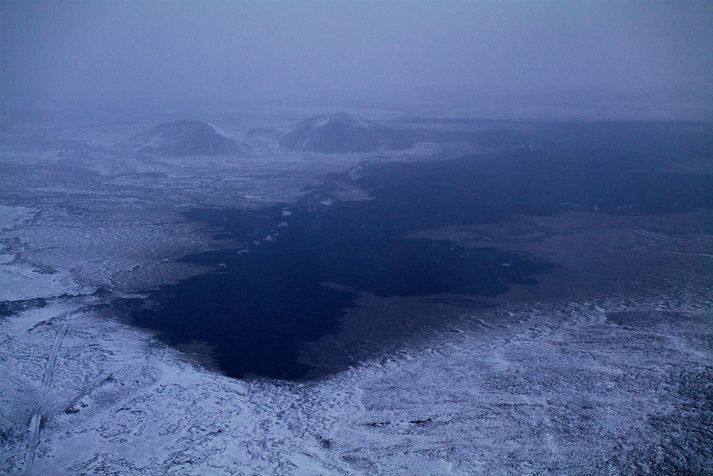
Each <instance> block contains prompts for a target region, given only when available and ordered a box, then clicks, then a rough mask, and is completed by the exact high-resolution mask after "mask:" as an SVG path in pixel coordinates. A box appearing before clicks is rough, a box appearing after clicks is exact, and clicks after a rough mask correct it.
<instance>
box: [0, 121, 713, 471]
mask: <svg viewBox="0 0 713 476" xmlns="http://www.w3.org/2000/svg"><path fill="white" fill-rule="evenodd" d="M221 126H222V127H224V126H223V125H222V124H221ZM236 127H237V126H236ZM134 129H135V128H134V126H128V127H125V128H123V129H122V128H121V127H116V128H110V130H108V131H107V130H105V129H103V130H101V131H94V130H93V129H91V128H89V129H86V128H80V127H78V128H76V129H72V128H71V127H69V126H62V127H59V126H57V127H50V126H47V125H46V124H44V123H43V124H25V125H23V126H22V127H20V126H17V127H14V128H12V129H5V130H4V131H3V135H2V141H1V142H0V283H1V285H0V301H2V302H3V305H4V307H1V308H0V472H2V473H9V474H21V473H23V472H25V473H28V474H38V475H44V474H156V475H159V474H161V475H162V474H196V475H203V474H310V475H311V474H543V473H547V474H567V475H570V474H642V473H650V474H673V473H677V472H681V471H684V470H687V471H691V472H693V473H694V474H696V473H699V474H706V472H709V473H710V472H711V468H713V452H712V451H711V448H713V444H711V443H712V442H713V433H712V432H713V430H712V428H713V408H712V407H711V402H712V401H713V388H712V384H711V381H713V379H712V377H713V375H711V342H713V330H712V329H713V327H712V326H711V325H710V322H711V319H712V318H713V291H712V290H713V282H712V281H713V273H710V271H711V263H710V261H711V256H710V254H706V249H707V247H708V245H709V244H710V235H709V234H705V233H700V232H698V231H697V230H698V228H700V227H699V226H698V225H696V224H701V223H703V224H706V223H708V224H709V223H710V216H709V215H708V214H699V215H695V214H693V215H686V216H685V217H684V218H665V219H658V222H657V221H656V220H653V221H651V220H649V221H646V222H645V223H643V224H642V223H640V222H628V221H627V222H616V221H615V222H612V221H607V222H606V223H604V222H600V221H597V220H601V218H596V219H592V218H591V217H590V216H589V215H587V214H581V215H573V216H572V217H569V219H568V220H567V222H566V223H567V224H568V225H567V226H566V227H564V228H562V227H561V222H560V223H559V224H558V223H555V222H554V220H556V219H555V218H552V219H548V218H542V219H538V220H533V221H532V222H528V221H527V220H524V222H526V223H515V224H512V223H509V224H506V225H503V226H502V227H500V228H498V229H492V228H488V227H480V228H477V229H473V228H468V227H465V228H462V229H457V230H453V229H447V230H431V231H424V232H423V233H424V234H423V235H422V236H421V237H427V236H431V237H433V236H434V234H435V237H437V238H438V239H451V240H456V241H459V242H461V243H465V244H472V245H473V246H476V245H482V244H483V243H488V242H491V243H492V241H496V242H498V243H500V244H502V245H504V246H505V245H506V246H508V247H509V248H510V249H513V250H517V251H524V252H530V253H537V254H540V255H543V256H546V257H547V258H548V259H550V260H553V261H554V262H556V263H560V264H563V265H565V269H578V270H579V271H582V272H579V273H572V275H571V276H569V275H567V272H566V271H565V272H563V273H564V274H562V275H559V278H560V281H556V280H553V281H552V282H550V281H547V280H546V279H545V280H543V283H542V286H541V287H540V288H539V289H540V291H532V292H529V291H528V290H526V289H525V288H515V289H513V290H512V291H511V292H510V293H508V294H505V295H503V296H500V297H499V298H497V299H494V300H491V301H488V303H487V304H488V305H487V306H483V305H480V304H482V303H475V304H478V305H475V304H474V305H469V304H467V300H464V299H461V300H457V299H453V296H446V297H443V301H442V302H438V303H435V301H434V303H431V304H429V303H428V302H425V301H423V300H419V299H416V298H407V299H403V300H400V301H398V302H396V301H395V300H389V299H387V298H377V297H375V296H364V297H363V298H362V299H360V300H359V301H358V302H357V304H358V305H357V307H356V308H355V309H353V310H352V311H350V313H351V314H347V316H345V324H344V330H343V332H345V333H349V332H351V333H352V336H353V338H354V339H355V340H357V341H358V340H359V328H358V327H359V321H358V317H359V313H364V314H370V315H377V317H378V313H380V312H399V313H402V314H404V317H403V318H404V320H405V321H407V320H408V319H409V318H410V317H413V319H414V322H416V321H418V320H419V319H420V318H421V317H422V316H421V314H427V313H429V312H430V313H441V314H443V315H444V320H443V322H447V325H443V326H439V327H428V326H425V327H424V328H423V329H421V331H420V332H421V333H420V334H419V338H418V339H414V340H413V341H411V342H409V343H401V344H399V343H398V342H397V343H396V344H394V345H392V346H386V347H384V348H383V349H381V352H380V353H378V354H374V355H373V356H372V357H371V358H366V359H361V358H360V359H359V362H360V363H358V364H355V365H354V366H353V367H352V368H350V369H349V370H347V371H343V372H340V373H338V374H333V375H331V376H327V377H324V378H322V379H320V380H317V381H312V382H307V383H290V382H281V381H271V380H262V379H252V380H251V379H248V380H235V379H231V378H228V377H225V376H222V375H220V374H218V373H216V372H214V371H211V370H210V369H208V368H204V367H202V366H201V365H200V364H199V362H200V359H199V358H198V357H197V356H194V355H191V353H190V351H187V350H186V351H179V350H176V349H172V348H169V347H167V346H166V345H164V344H162V343H160V342H159V341H158V340H157V339H156V338H155V337H154V336H152V335H151V334H150V333H149V332H146V331H144V330H140V329H136V328H133V327H131V326H130V325H128V324H127V323H125V322H123V321H122V320H121V319H119V318H118V317H119V316H118V315H117V314H115V313H114V311H113V310H111V309H110V308H107V307H106V299H107V298H106V296H105V293H99V292H97V291H98V290H100V289H101V290H104V291H106V292H108V294H109V295H110V296H113V297H116V296H120V295H132V293H138V292H141V290H145V289H147V288H149V287H154V286H157V285H160V284H164V283H170V282H173V281H175V280H177V279H181V278H184V277H187V276H190V275H191V274H193V273H197V272H201V269H200V268H198V267H195V266H189V265H186V264H180V263H177V262H175V261H174V258H177V257H180V256H183V255H185V254H187V253H195V252H197V251H201V250H207V249H215V248H220V247H223V246H225V245H226V244H229V245H235V243H232V242H228V241H227V240H220V239H216V238H215V237H213V236H212V234H211V232H210V231H209V230H207V229H205V228H203V227H201V225H199V224H196V223H191V222H188V221H186V220H185V218H184V217H183V215H182V214H181V212H182V211H184V210H187V209H190V208H192V207H246V208H257V207H262V206H265V205H268V204H273V203H278V202H280V203H282V202H284V203H289V202H293V201H295V200H297V199H298V198H299V197H301V196H302V195H303V194H304V191H305V190H306V189H308V188H309V187H310V186H314V185H316V184H319V183H321V182H322V181H323V180H324V176H326V175H328V174H330V173H334V172H347V171H349V170H355V168H356V167H357V166H358V165H359V164H362V163H363V162H365V161H374V160H411V159H423V158H426V157H432V158H443V157H444V155H443V154H444V153H445V152H443V150H444V149H443V148H441V147H435V146H432V145H424V146H420V147H419V148H417V149H414V150H409V151H403V152H397V153H390V154H382V155H380V156H379V157H367V156H363V155H359V154H345V155H339V156H328V155H319V154H314V155H310V154H297V153H288V152H284V151H279V150H278V149H271V148H270V147H272V146H269V145H266V146H265V147H264V148H263V149H262V152H261V153H259V154H256V155H253V156H250V157H239V158H225V157H212V158H205V157H202V158H195V157H186V158H171V159H167V158H151V157H143V158H137V157H125V156H122V155H116V154H114V153H113V152H112V151H111V150H110V146H111V145H112V144H115V143H116V142H118V141H119V139H120V138H121V137H129V136H131V135H132V134H134V133H136V132H137V131H136V130H134ZM95 132H96V133H95ZM97 138H100V139H97ZM458 147H460V146H458ZM258 149H259V147H258ZM338 193H339V194H341V195H338ZM345 197H346V198H348V197H352V198H353V199H363V198H364V197H363V196H362V195H360V194H359V193H357V191H349V190H347V191H345V190H340V191H336V192H335V196H334V197H331V198H330V197H325V198H324V200H330V203H331V200H338V199H345ZM288 213H289V212H288ZM591 216H594V215H591ZM677 219H679V220H682V222H681V223H683V224H684V225H685V224H686V223H688V224H689V225H690V223H693V225H690V226H689V227H688V228H686V227H685V226H683V228H682V227H681V226H680V225H681V223H678V224H677V226H675V227H674V228H675V230H673V231H672V230H670V229H667V226H668V225H666V223H668V222H667V221H666V220H677ZM548 220H549V221H548ZM591 220H595V221H594V223H592V221H591ZM612 220H614V219H612ZM661 220H663V224H661V223H659V222H661ZM657 223H659V225H657ZM603 226H605V227H606V229H607V230H610V233H608V234H606V235H603V234H597V230H600V229H602V228H603ZM657 226H658V228H657ZM542 227H546V228H547V229H548V232H547V236H546V237H541V236H538V235H537V230H541V229H542ZM553 229H554V230H555V232H552V230H553ZM612 230H613V231H612ZM518 233H522V235H518ZM531 233H534V235H532V234H531ZM597 237H599V238H597ZM278 239H279V238H278ZM596 239H601V240H602V241H601V243H599V244H598V245H597V246H593V247H588V248H587V249H592V250H594V251H592V252H591V253H593V254H592V256H586V257H585V256H582V255H581V254H580V253H577V252H576V250H578V249H584V248H583V247H580V248H577V245H578V244H582V243H587V244H590V245H591V244H592V243H593V241H592V240H596ZM612 243H614V245H612ZM565 249H566V250H575V252H574V253H572V252H565V251H564V250H565ZM709 251H710V250H709V249H708V252H709ZM597 253H598V254H597ZM624 257H628V258H626V259H631V260H632V261H631V262H627V261H625V260H624ZM607 260H609V261H607ZM580 261H586V262H587V263H591V262H597V263H599V267H594V268H591V269H590V268H587V266H585V265H584V264H582V265H581V267H580V268H577V266H578V263H580ZM602 263H605V264H606V266H604V265H602ZM608 263H610V264H611V266H609V264H608ZM617 263H618V264H617ZM647 263H648V264H649V265H650V266H651V267H652V268H651V269H642V270H641V272H642V273H646V274H648V275H651V276H655V279H646V280H644V279H643V278H642V279H641V280H640V281H638V280H637V278H636V274H637V273H636V272H635V271H632V269H634V270H636V269H637V268H636V267H637V266H646V265H647ZM630 265H634V267H633V268H632V266H630ZM592 269H594V270H596V272H593V271H592ZM607 269H608V270H609V271H608V272H607V271H604V270H607ZM624 269H628V270H629V271H627V272H624V271H623V270H624ZM638 269H640V268H638ZM587 272H589V274H587ZM607 273H608V274H607ZM626 273H630V274H626ZM590 275H592V276H593V275H596V279H597V280H598V283H597V285H596V286H593V285H592V283H593V280H594V278H592V277H591V276H590ZM577 277H578V279H581V280H582V281H581V282H578V281H577V279H575V278H577ZM562 282H566V283H567V284H568V286H569V287H568V288H567V289H566V292H556V291H557V289H556V288H557V286H560V285H561V283H562ZM627 282H629V283H635V284H634V285H631V286H630V288H629V287H627V285H626V283H627ZM542 290H544V291H542ZM584 290H586V292H585V291H584ZM637 290H638V291H637ZM464 302H466V303H465V304H464ZM394 309H397V311H394ZM352 314H353V315H352ZM410 314H413V316H411V315H410ZM333 338H334V336H327V337H325V339H324V342H316V343H313V345H314V347H313V349H312V351H315V350H314V349H317V351H319V349H327V348H329V345H330V339H333ZM348 338H349V336H346V337H344V339H347V340H348ZM306 354H307V355H306V357H308V356H309V355H308V354H309V349H308V350H306Z"/></svg>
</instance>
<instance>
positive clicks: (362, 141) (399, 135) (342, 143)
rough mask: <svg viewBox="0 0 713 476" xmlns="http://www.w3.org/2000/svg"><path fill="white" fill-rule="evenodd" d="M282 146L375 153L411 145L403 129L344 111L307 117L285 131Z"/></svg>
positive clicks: (311, 149) (322, 150)
mask: <svg viewBox="0 0 713 476" xmlns="http://www.w3.org/2000/svg"><path fill="white" fill-rule="evenodd" d="M279 142H280V145H281V146H282V147H285V148H287V149H292V150H306V151H312V152H325V153H333V152H374V151H377V150H396V149H407V148H409V147H411V146H412V142H411V139H410V137H409V134H408V133H406V132H405V131H401V130H398V129H392V128H389V127H385V126H383V125H380V124H378V123H376V122H373V121H369V120H367V119H364V118H362V117H359V116H354V115H351V114H347V113H343V112H342V113H336V114H324V115H320V116H314V117H310V118H309V119H306V120H304V121H302V122H300V123H298V124H295V125H294V126H293V127H291V128H290V129H288V130H287V131H285V132H284V133H283V134H282V135H281V136H280V137H279Z"/></svg>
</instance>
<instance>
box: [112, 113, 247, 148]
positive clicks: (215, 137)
mask: <svg viewBox="0 0 713 476" xmlns="http://www.w3.org/2000/svg"><path fill="white" fill-rule="evenodd" d="M119 146H120V147H121V148H123V149H125V150H129V151H131V152H134V153H140V154H153V155H162V156H188V155H242V154H246V153H247V152H249V150H250V148H249V147H248V146H247V145H245V144H243V143H240V142H238V141H237V140H235V139H233V138H231V137H229V136H228V135H226V134H224V133H223V132H221V131H220V130H218V129H217V128H216V127H215V126H213V125H211V124H208V123H205V122H200V121H185V120H184V121H174V122H166V123H163V124H160V125H158V126H156V127H154V128H152V129H149V130H148V131H146V132H142V133H141V134H138V135H136V136H134V137H132V138H130V139H128V140H126V141H124V142H122V143H121V144H119Z"/></svg>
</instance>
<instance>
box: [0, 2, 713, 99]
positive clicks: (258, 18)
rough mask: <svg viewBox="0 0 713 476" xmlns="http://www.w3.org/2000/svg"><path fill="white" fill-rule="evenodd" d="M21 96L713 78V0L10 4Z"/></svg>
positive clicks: (386, 90) (592, 85)
mask: <svg viewBox="0 0 713 476" xmlns="http://www.w3.org/2000/svg"><path fill="white" fill-rule="evenodd" d="M0 5H1V7H0V13H1V16H0V22H1V23H0V25H1V28H2V29H1V35H2V37H1V38H0V40H1V41H0V54H1V58H0V61H1V63H0V68H1V70H0V73H1V75H0V78H1V79H0V87H1V88H2V94H3V96H5V97H8V96H12V97H14V98H33V99H36V100H44V99H57V98H67V97H71V98H74V97H85V98H91V97H105V98H106V97H111V98H117V99H120V98H124V97H144V96H151V95H160V96H164V97H171V96H212V97H225V98H230V99H242V98H283V97H294V96H304V95H320V94H350V95H364V96H389V95H396V96H398V95H401V94H405V95H410V94H413V93H414V92H424V91H425V92H441V91H454V90H460V89H469V90H478V91H495V92H501V91H506V92H509V91H533V90H543V91H558V90H568V91H578V90H598V91H619V90H624V91H635V90H644V91H651V90H654V91H655V90H680V91H692V92H701V93H703V92H709V91H713V73H711V72H712V71H713V47H712V46H711V45H713V2H711V1H704V2H687V1H681V0H677V1H671V2H650V1H645V2H628V1H620V2H579V1H570V2H555V1H542V2H537V1H531V2H507V1H498V2H449V1H416V0H415V1H409V2H384V1H372V2H369V1H367V2H346V1H315V2H305V1H299V2H297V1H295V2H285V1H264V2H228V1H225V2H223V1H212V2H204V1H201V2H189V1H180V2H137V1H121V2H119V1H92V2H28V1H22V2H9V1H6V0H2V3H1V4H0Z"/></svg>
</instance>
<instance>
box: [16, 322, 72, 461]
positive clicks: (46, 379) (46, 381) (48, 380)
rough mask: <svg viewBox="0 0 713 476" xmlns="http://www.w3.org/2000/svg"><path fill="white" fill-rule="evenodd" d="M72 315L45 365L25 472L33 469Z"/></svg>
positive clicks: (28, 444) (56, 339) (58, 334)
mask: <svg viewBox="0 0 713 476" xmlns="http://www.w3.org/2000/svg"><path fill="white" fill-rule="evenodd" d="M71 317H72V313H71V312H68V313H67V316H66V317H65V319H64V323H63V324H62V328H61V329H60V330H59V331H58V332H57V335H56V336H55V337H54V341H53V342H52V349H51V350H50V354H49V356H48V358H47V365H45V371H44V374H43V376H42V390H41V393H40V397H39V400H38V402H37V407H36V408H35V412H34V413H33V414H32V419H31V420H30V433H29V435H28V437H27V450H26V452H25V460H24V464H23V473H24V474H30V471H31V470H32V462H33V460H34V459H35V449H36V448H37V444H38V443H39V441H40V423H41V422H42V417H43V414H42V412H43V410H44V408H45V400H46V397H47V394H48V392H49V389H50V386H51V385H52V375H54V368H55V364H56V362H57V355H58V354H59V349H60V348H61V347H62V341H63V340H64V336H65V335H66V334H67V329H68V328H69V320H70V318H71Z"/></svg>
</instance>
